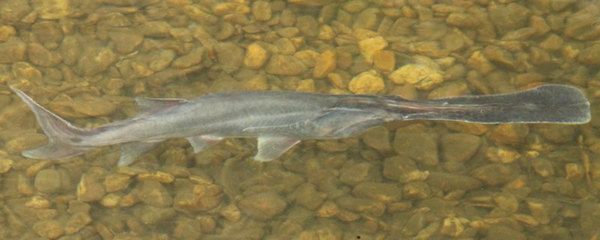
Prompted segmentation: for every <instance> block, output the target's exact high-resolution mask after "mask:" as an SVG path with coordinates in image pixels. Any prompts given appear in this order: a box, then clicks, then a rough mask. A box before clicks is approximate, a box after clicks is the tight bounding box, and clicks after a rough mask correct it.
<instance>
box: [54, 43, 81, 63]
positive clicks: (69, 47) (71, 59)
mask: <svg viewBox="0 0 600 240" xmlns="http://www.w3.org/2000/svg"><path fill="white" fill-rule="evenodd" d="M81 52H82V48H81V44H80V43H79V40H78V39H77V38H76V37H74V36H65V37H64V38H63V41H62V43H61V44H60V46H59V47H58V53H59V54H60V56H61V58H62V60H63V63H64V64H67V65H73V64H75V63H77V61H78V60H79V57H80V55H81Z"/></svg>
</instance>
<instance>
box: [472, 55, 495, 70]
mask: <svg viewBox="0 0 600 240" xmlns="http://www.w3.org/2000/svg"><path fill="white" fill-rule="evenodd" d="M467 65H468V66H469V67H471V68H473V69H475V70H476V71H478V72H479V73H481V74H483V75H487V74H489V73H490V72H492V71H493V70H494V69H495V67H494V65H493V64H492V63H491V62H490V61H489V60H488V59H487V58H486V57H485V56H484V54H483V53H482V52H481V51H474V52H473V53H472V54H471V56H470V57H469V59H467Z"/></svg>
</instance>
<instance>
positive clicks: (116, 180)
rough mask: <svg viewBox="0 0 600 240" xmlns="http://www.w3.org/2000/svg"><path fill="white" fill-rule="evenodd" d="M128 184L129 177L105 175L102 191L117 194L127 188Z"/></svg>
mask: <svg viewBox="0 0 600 240" xmlns="http://www.w3.org/2000/svg"><path fill="white" fill-rule="evenodd" d="M129 183H131V177H130V176H127V175H124V174H119V173H114V174H110V175H107V176H106V178H104V189H106V192H109V193H112V192H118V191H121V190H123V189H125V188H127V187H128V186H129Z"/></svg>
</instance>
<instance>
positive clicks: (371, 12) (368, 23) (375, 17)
mask: <svg viewBox="0 0 600 240" xmlns="http://www.w3.org/2000/svg"><path fill="white" fill-rule="evenodd" d="M380 16H381V10H380V9H379V8H367V9H365V10H363V11H361V12H360V13H359V14H358V15H356V17H355V20H354V24H352V28H353V29H370V30H375V29H376V28H377V25H378V23H379V22H380V20H381V17H380Z"/></svg>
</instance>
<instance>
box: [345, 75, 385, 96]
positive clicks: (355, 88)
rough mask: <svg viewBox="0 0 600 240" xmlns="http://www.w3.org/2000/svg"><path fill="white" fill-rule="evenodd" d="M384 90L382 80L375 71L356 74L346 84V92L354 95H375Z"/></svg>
mask: <svg viewBox="0 0 600 240" xmlns="http://www.w3.org/2000/svg"><path fill="white" fill-rule="evenodd" d="M384 89H385V83H384V81H383V78H381V76H380V75H379V73H377V72H376V71H375V70H369V71H366V72H362V73H360V74H358V75H357V76H356V77H354V78H352V80H350V83H349V84H348V90H350V91H351V92H352V93H355V94H377V93H379V92H382V91H383V90H384Z"/></svg>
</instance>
